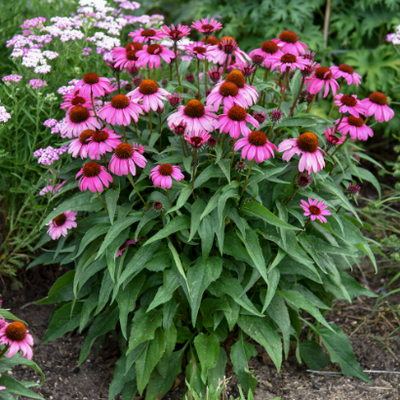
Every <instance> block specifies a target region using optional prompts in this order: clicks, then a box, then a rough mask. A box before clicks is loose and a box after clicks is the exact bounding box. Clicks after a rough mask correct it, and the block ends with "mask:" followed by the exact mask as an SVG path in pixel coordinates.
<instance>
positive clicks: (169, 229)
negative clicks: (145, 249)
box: [144, 215, 190, 246]
mask: <svg viewBox="0 0 400 400" xmlns="http://www.w3.org/2000/svg"><path fill="white" fill-rule="evenodd" d="M189 227H190V218H189V217H188V216H187V215H178V216H177V217H175V218H173V219H172V220H171V221H170V222H168V224H167V225H165V226H164V228H162V229H161V230H159V231H158V232H157V233H156V234H155V235H154V236H152V237H151V238H150V239H148V240H147V241H146V243H145V244H144V246H148V245H149V244H150V243H153V242H155V241H157V240H160V239H164V238H166V237H169V236H171V235H172V234H173V233H175V232H179V231H182V230H184V229H188V228H189Z"/></svg>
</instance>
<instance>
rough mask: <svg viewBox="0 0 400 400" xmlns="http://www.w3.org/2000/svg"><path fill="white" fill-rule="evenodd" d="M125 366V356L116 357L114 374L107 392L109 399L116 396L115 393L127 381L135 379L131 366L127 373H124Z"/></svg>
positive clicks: (119, 390)
mask: <svg viewBox="0 0 400 400" xmlns="http://www.w3.org/2000/svg"><path fill="white" fill-rule="evenodd" d="M125 366H126V357H125V356H122V357H120V358H119V359H118V361H117V363H116V364H115V370H114V376H113V380H112V381H111V384H110V389H109V392H108V399H109V400H113V399H114V397H116V396H117V394H118V393H120V392H121V391H122V390H123V388H124V386H125V384H126V383H127V382H129V381H132V380H135V378H136V373H135V370H134V369H133V368H131V369H130V370H129V371H128V372H127V373H125ZM135 392H136V390H135ZM132 395H133V393H132Z"/></svg>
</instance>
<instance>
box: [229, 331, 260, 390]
mask: <svg viewBox="0 0 400 400" xmlns="http://www.w3.org/2000/svg"><path fill="white" fill-rule="evenodd" d="M256 355H257V351H256V349H255V348H254V346H253V345H252V344H250V343H248V342H245V341H244V340H243V333H242V332H240V334H239V340H238V341H237V342H236V343H235V344H234V345H233V346H232V347H231V354H230V358H231V361H232V364H233V370H234V371H235V373H236V375H237V377H238V379H239V383H240V384H241V385H242V387H243V389H244V390H245V392H246V393H248V391H249V390H254V389H255V388H256V386H257V379H256V378H255V377H254V376H253V371H250V369H249V365H248V363H247V362H248V361H249V359H250V357H251V356H253V357H255V356H256Z"/></svg>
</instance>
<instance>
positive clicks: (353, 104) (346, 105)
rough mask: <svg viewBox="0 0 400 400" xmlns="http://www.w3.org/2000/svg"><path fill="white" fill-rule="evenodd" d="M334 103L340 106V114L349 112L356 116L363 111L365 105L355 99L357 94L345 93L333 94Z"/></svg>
mask: <svg viewBox="0 0 400 400" xmlns="http://www.w3.org/2000/svg"><path fill="white" fill-rule="evenodd" d="M334 97H335V99H336V100H335V101H334V103H335V105H336V106H338V107H340V108H339V112H340V113H342V114H345V113H349V114H351V115H354V116H355V117H356V118H359V117H360V114H364V113H365V111H366V110H365V107H364V105H363V104H362V103H361V101H360V100H358V99H357V95H355V94H353V95H347V94H341V93H338V94H336V95H335V96H334Z"/></svg>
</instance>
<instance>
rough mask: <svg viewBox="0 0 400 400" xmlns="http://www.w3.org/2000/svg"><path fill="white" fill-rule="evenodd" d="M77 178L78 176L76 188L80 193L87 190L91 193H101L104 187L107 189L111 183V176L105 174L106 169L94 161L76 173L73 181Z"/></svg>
mask: <svg viewBox="0 0 400 400" xmlns="http://www.w3.org/2000/svg"><path fill="white" fill-rule="evenodd" d="M78 176H80V179H79V185H78V187H79V190H80V191H82V192H84V191H85V190H87V189H88V188H89V190H90V191H91V192H93V193H96V192H102V191H103V189H104V186H105V187H108V186H109V183H110V182H112V181H113V179H112V176H111V175H110V174H109V173H108V172H107V170H106V168H105V167H103V166H102V165H99V164H97V162H95V161H90V162H88V163H87V164H85V165H84V166H83V168H82V169H81V170H80V171H79V172H78V173H77V175H76V178H75V179H77V178H78ZM103 185H104V186H103Z"/></svg>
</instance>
